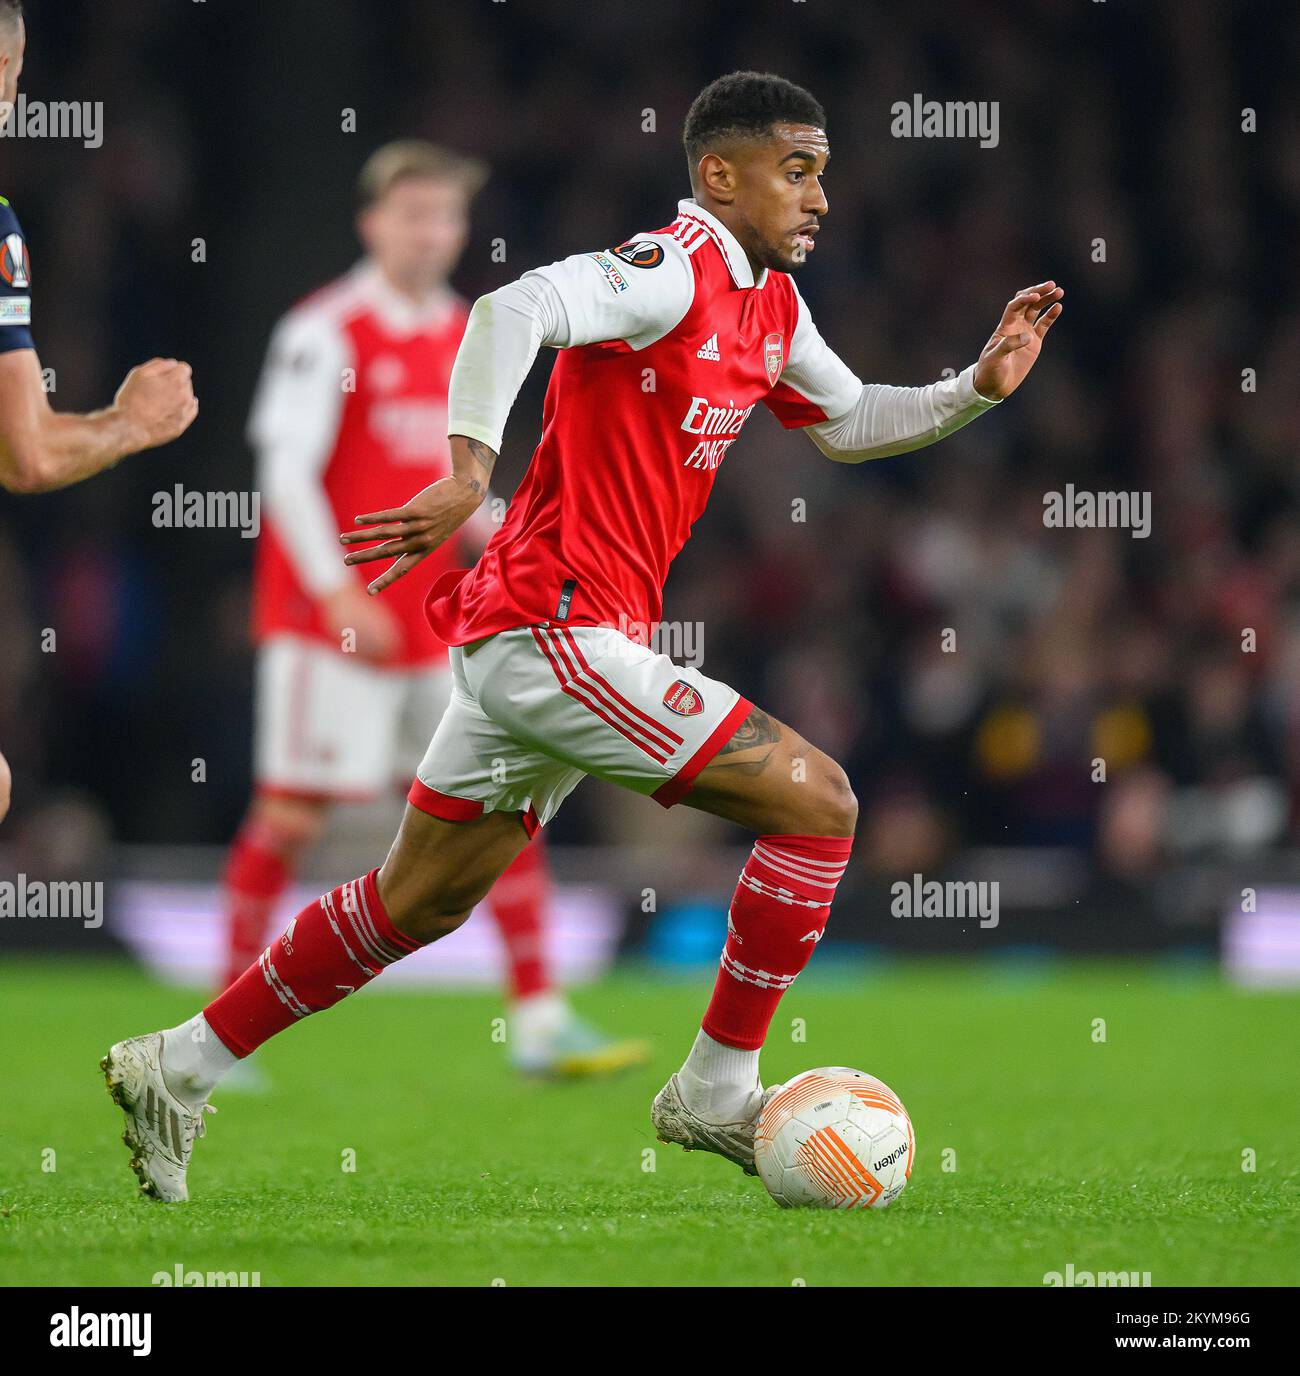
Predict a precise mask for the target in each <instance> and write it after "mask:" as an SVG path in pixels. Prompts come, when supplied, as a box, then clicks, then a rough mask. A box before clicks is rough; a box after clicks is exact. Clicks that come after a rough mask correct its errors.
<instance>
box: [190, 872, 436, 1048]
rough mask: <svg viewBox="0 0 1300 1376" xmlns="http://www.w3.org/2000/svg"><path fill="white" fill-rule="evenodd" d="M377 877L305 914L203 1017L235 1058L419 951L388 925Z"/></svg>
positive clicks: (353, 883) (352, 883)
mask: <svg viewBox="0 0 1300 1376" xmlns="http://www.w3.org/2000/svg"><path fill="white" fill-rule="evenodd" d="M377 873H378V870H371V871H370V873H369V874H367V875H366V876H365V877H364V878H362V879H352V880H349V881H348V883H346V884H340V885H339V887H338V888H337V889H333V890H331V891H330V892H329V893H327V894H326V895H325V896H324V898H319V899H317V900H316V901H315V902H314V903H311V904H309V905H308V906H307V907H305V908H304V909H303V910H302V912H300V913H299V914H298V916H297V917H295V918H294V919H293V920H292V921H291V922H290V923H289V925H288V927H287V928H286V929H285V932H284V935H283V936H282V937H281V938H280V939H279V940H278V941H275V942H272V944H271V945H270V946H269V947H268V948H267V949H266V950H265V951H263V952H262V955H261V958H260V959H259V960H258V962H257V964H256V965H250V966H249V967H248V969H247V970H245V971H244V973H243V974H242V975H240V977H239V978H238V979H237V980H236V981H235V982H234V984H232V985H231V986H230V988H229V989H227V990H226V991H225V992H224V993H222V994H218V995H217V997H216V998H215V999H213V1001H212V1002H211V1003H210V1004H208V1006H207V1007H206V1008H205V1009H204V1010H203V1016H204V1017H205V1018H206V1019H207V1020H208V1025H209V1026H210V1027H211V1028H212V1030H213V1031H214V1032H215V1033H216V1034H217V1036H218V1037H220V1038H221V1040H222V1041H223V1042H224V1043H225V1044H226V1046H228V1047H229V1048H230V1050H231V1051H233V1052H234V1053H235V1055H236V1056H247V1055H248V1054H249V1053H250V1052H253V1051H256V1050H257V1048H258V1047H259V1046H261V1044H262V1043H263V1042H264V1041H266V1040H267V1039H268V1038H269V1037H274V1036H275V1034H276V1033H277V1032H283V1031H284V1029H285V1028H286V1027H288V1026H289V1024H290V1023H294V1022H297V1021H298V1019H299V1018H305V1017H307V1016H308V1015H309V1014H311V1013H319V1012H321V1011H322V1010H323V1009H326V1008H332V1007H333V1006H334V1005H335V1004H336V1003H337V1002H338V1001H339V1000H340V999H341V998H343V997H344V995H346V994H351V993H355V992H356V990H358V989H360V988H361V987H362V985H365V984H369V983H370V981H371V980H372V979H374V977H375V976H376V975H377V974H379V973H380V971H382V970H383V969H385V968H386V967H387V966H389V965H392V964H393V962H394V961H398V960H401V958H402V957H403V956H406V955H410V953H411V952H412V951H418V950H419V949H420V943H419V942H417V941H412V940H411V938H410V937H409V936H404V935H403V934H402V933H401V932H399V931H398V930H397V928H396V927H394V926H393V924H392V923H391V922H390V921H389V920H388V914H387V913H386V912H385V911H384V905H383V904H382V903H381V902H380V901H379V890H378V889H377V888H376V887H375V875H376V874H377Z"/></svg>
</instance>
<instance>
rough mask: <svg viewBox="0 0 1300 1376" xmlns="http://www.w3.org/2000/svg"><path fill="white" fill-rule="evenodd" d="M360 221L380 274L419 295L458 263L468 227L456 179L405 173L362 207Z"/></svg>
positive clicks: (435, 285)
mask: <svg viewBox="0 0 1300 1376" xmlns="http://www.w3.org/2000/svg"><path fill="white" fill-rule="evenodd" d="M358 227H359V229H360V233H361V241H362V243H364V244H365V246H366V251H367V252H368V253H369V254H370V256H371V257H372V258H373V259H374V260H375V262H377V263H378V264H379V267H380V269H381V270H382V271H383V272H384V274H385V275H386V276H387V277H388V278H389V279H390V280H391V281H393V282H395V283H396V284H397V285H398V286H400V287H401V288H402V289H403V290H405V291H409V292H412V293H414V294H416V295H422V294H424V293H426V292H429V291H431V290H433V289H434V288H435V287H438V286H440V285H441V284H442V283H443V281H444V280H445V279H446V278H447V276H448V274H449V273H450V272H451V270H452V269H453V268H454V267H455V266H456V261H457V259H458V258H459V257H460V255H461V252H462V251H463V249H464V247H465V239H466V237H467V235H468V233H469V205H468V202H467V199H466V196H465V192H464V190H463V188H462V187H461V186H460V185H459V184H458V183H456V182H447V181H436V180H434V179H432V178H429V177H408V178H405V179H404V180H402V181H399V182H397V183H396V184H395V185H393V186H391V187H390V188H389V189H388V190H387V191H386V192H385V193H384V195H383V196H382V197H381V198H380V199H379V200H378V201H376V202H375V204H374V205H372V206H369V207H368V208H367V209H366V210H364V211H362V213H361V219H360V222H359V226H358Z"/></svg>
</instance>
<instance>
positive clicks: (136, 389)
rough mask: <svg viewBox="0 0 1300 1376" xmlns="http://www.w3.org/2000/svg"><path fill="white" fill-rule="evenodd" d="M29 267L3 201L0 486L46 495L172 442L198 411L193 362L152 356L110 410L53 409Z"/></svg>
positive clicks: (0, 203) (14, 220)
mask: <svg viewBox="0 0 1300 1376" xmlns="http://www.w3.org/2000/svg"><path fill="white" fill-rule="evenodd" d="M31 319H32V298H31V266H30V262H29V259H28V254H27V245H26V243H25V241H24V239H23V232H22V229H21V228H20V227H19V224H18V220H17V218H16V217H15V216H14V213H13V210H12V209H11V208H10V206H9V203H8V201H6V200H4V198H3V197H0V487H3V488H4V489H5V490H6V491H8V492H49V491H52V490H53V489H55V488H59V487H67V486H68V485H69V484H70V483H77V482H80V481H81V480H82V479H83V478H89V477H92V476H93V475H94V474H96V473H101V472H103V470H104V469H106V468H111V467H112V466H113V465H114V464H115V463H118V462H119V461H120V460H122V459H124V458H126V456H127V455H128V454H134V453H137V452H138V451H139V450H141V449H152V448H153V447H154V446H155V445H159V444H166V443H167V442H168V441H169V440H174V439H175V438H176V437H177V435H179V434H180V433H181V432H182V431H183V430H184V429H185V428H186V426H188V425H189V423H190V422H191V421H192V420H193V419H194V417H195V416H196V415H197V414H198V409H199V404H198V402H197V401H196V400H195V399H194V388H193V385H192V383H191V380H190V365H189V364H188V363H180V362H178V361H177V360H176V359H174V358H152V359H150V360H149V362H148V363H142V364H141V365H140V366H139V367H138V368H132V369H131V371H130V372H129V373H128V374H127V376H126V381H125V382H123V383H122V385H121V387H119V388H118V391H117V396H116V397H115V398H114V400H113V404H112V405H111V406H108V407H105V408H104V409H103V410H102V411H92V412H91V413H90V414H89V415H72V414H69V413H67V412H59V411H55V410H53V409H52V408H51V406H50V402H49V398H48V397H47V396H46V393H45V383H44V379H43V378H42V377H41V365H40V363H39V362H38V361H37V358H36V349H35V346H34V345H33V343H32V333H31Z"/></svg>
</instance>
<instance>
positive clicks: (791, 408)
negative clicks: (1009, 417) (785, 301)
mask: <svg viewBox="0 0 1300 1376" xmlns="http://www.w3.org/2000/svg"><path fill="white" fill-rule="evenodd" d="M1063 295H1064V291H1063V290H1062V289H1061V288H1060V287H1058V286H1057V285H1056V283H1055V282H1041V283H1039V284H1038V285H1037V286H1035V287H1026V288H1025V289H1024V290H1023V291H1020V292H1017V293H1016V295H1015V296H1014V297H1013V298H1012V299H1011V300H1010V301H1009V302H1008V303H1007V306H1006V309H1005V310H1004V311H1003V312H1002V318H1001V320H1000V321H999V322H998V326H997V329H996V330H995V331H994V332H993V334H992V336H991V337H990V338H989V341H988V343H987V344H986V345H985V346H984V348H983V350H982V351H981V353H980V356H979V358H978V360H977V361H976V362H975V363H972V364H971V365H970V366H969V367H967V368H964V369H963V370H962V371H961V372H960V373H959V374H958V375H957V376H956V377H954V378H947V379H944V380H942V381H939V382H932V383H930V384H929V385H928V386H925V387H893V386H888V385H885V384H882V383H869V384H864V383H862V382H860V381H859V380H858V378H857V377H856V376H855V375H854V374H853V372H852V371H851V370H850V369H849V368H848V367H847V366H846V365H845V364H844V363H843V361H842V360H841V359H840V358H838V357H837V356H836V355H835V353H834V352H833V351H832V350H831V349H830V348H829V347H828V346H827V344H826V342H825V341H824V340H823V339H822V337H821V335H820V334H819V333H818V331H817V327H816V326H815V325H814V324H813V322H812V318H811V316H810V315H809V313H808V308H807V306H806V305H805V304H804V302H803V299H802V298H800V299H799V319H798V324H797V326H796V328H795V334H794V338H793V340H792V341H791V349H790V361H789V364H788V365H787V367H786V369H785V371H784V373H783V374H782V376H781V379H780V381H779V382H778V383H777V385H776V386H775V387H774V388H773V390H772V392H771V393H770V394H769V396H768V398H767V405H768V407H769V408H770V409H771V410H772V411H773V412H774V413H775V414H776V416H777V418H778V419H779V420H780V421H781V423H782V424H783V425H785V426H787V427H788V428H794V427H798V428H802V429H804V430H805V432H806V433H807V435H808V437H809V438H810V439H811V440H812V441H813V443H814V444H816V446H817V447H818V448H819V449H820V450H821V451H822V453H824V454H825V455H826V456H827V457H828V458H832V459H835V460H837V461H839V462H841V463H861V462H862V461H863V460H864V459H878V458H884V457H886V456H888V455H890V454H905V453H908V452H909V451H911V450H914V449H921V448H923V447H924V446H926V445H929V444H933V443H934V442H935V441H936V440H941V439H943V438H944V437H945V436H946V435H951V434H952V433H953V431H955V430H959V429H960V428H961V427H962V426H963V425H967V424H969V423H970V422H971V421H972V420H974V419H975V417H976V416H979V415H982V414H983V413H984V412H985V411H987V410H988V409H989V408H990V407H992V406H996V405H997V403H998V402H1000V401H1002V400H1004V399H1005V398H1006V397H1008V396H1010V395H1011V393H1012V392H1014V391H1015V390H1016V388H1017V387H1019V386H1020V384H1021V383H1022V382H1023V381H1024V379H1025V377H1026V375H1027V374H1028V372H1029V370H1030V368H1032V367H1033V366H1034V362H1035V360H1036V359H1037V358H1038V354H1039V352H1040V350H1041V348H1042V341H1043V338H1044V336H1045V335H1046V334H1047V331H1048V330H1049V329H1051V327H1052V325H1053V323H1054V322H1055V321H1056V320H1057V319H1058V318H1059V316H1060V314H1061V309H1062V307H1061V298H1062V296H1063Z"/></svg>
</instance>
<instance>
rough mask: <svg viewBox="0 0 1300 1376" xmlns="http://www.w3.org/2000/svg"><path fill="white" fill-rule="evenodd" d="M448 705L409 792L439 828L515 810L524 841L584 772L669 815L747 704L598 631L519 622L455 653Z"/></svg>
mask: <svg viewBox="0 0 1300 1376" xmlns="http://www.w3.org/2000/svg"><path fill="white" fill-rule="evenodd" d="M450 656H451V672H452V692H451V702H450V703H449V704H448V706H447V710H446V712H445V713H444V714H443V717H442V721H441V722H440V723H439V724H438V729H437V730H436V731H435V732H434V735H433V740H432V741H431V742H430V743H429V749H428V751H427V752H426V754H425V756H424V760H423V762H422V763H421V765H420V767H419V770H418V771H417V774H416V779H415V782H414V783H413V784H412V785H411V791H410V793H409V794H408V795H407V797H408V799H409V801H410V802H411V804H412V805H413V806H415V807H417V808H419V809H420V810H421V811H422V812H427V813H429V814H430V815H431V816H434V817H441V818H443V819H445V820H447V821H469V820H471V819H472V818H475V817H479V816H482V815H483V813H485V812H507V811H508V812H518V813H521V814H522V818H523V824H524V827H525V828H526V829H527V831H528V833H529V835H532V834H533V832H535V831H536V830H537V828H538V827H539V826H544V825H545V824H546V823H547V822H549V821H550V820H551V818H552V817H554V816H555V814H556V813H557V812H558V811H559V808H560V804H561V803H562V802H563V801H564V800H565V798H567V797H568V796H569V794H570V793H572V792H573V789H574V788H575V787H576V785H577V783H578V781H579V780H580V779H581V778H582V777H583V775H584V774H594V775H595V776H596V777H597V778H599V779H608V780H609V781H610V782H611V783H616V784H621V785H623V787H625V788H630V789H634V790H635V791H636V792H638V793H647V794H649V795H650V796H651V797H653V798H654V799H655V800H656V801H657V802H659V803H661V804H662V805H663V806H664V807H672V806H673V804H674V803H677V802H680V801H681V799H682V798H683V797H684V796H685V795H686V794H687V793H688V792H689V791H690V788H691V785H692V784H693V783H694V782H695V778H696V776H697V775H698V774H699V772H700V770H702V769H703V768H704V766H705V765H706V764H708V763H709V761H710V760H711V759H712V758H713V757H714V756H715V755H716V754H717V753H718V751H719V750H721V749H722V747H723V746H724V745H725V744H726V743H727V741H729V740H730V739H731V737H732V736H733V735H734V734H735V731H736V728H737V727H738V726H739V725H740V724H741V722H743V721H744V719H745V717H746V716H747V715H748V714H749V712H750V710H751V708H752V704H751V703H750V702H749V701H748V700H747V699H745V698H743V697H741V696H740V694H738V693H737V692H736V690H735V689H734V688H729V687H728V686H727V685H726V684H725V683H719V682H718V681H717V680H716V679H711V678H706V677H705V676H704V675H703V674H702V673H700V672H699V670H698V669H693V668H683V667H682V666H681V665H679V664H675V663H674V662H673V661H672V660H671V659H670V658H669V657H668V656H667V655H664V654H659V653H657V652H656V651H654V650H652V649H650V648H648V647H647V646H644V645H638V644H637V643H636V642H635V641H632V640H629V639H628V637H627V636H625V635H624V634H623V633H622V632H621V631H618V630H615V629H614V628H613V627H607V626H572V627H570V626H564V625H558V624H554V623H552V624H548V625H542V626H521V627H519V628H517V629H515V630H510V631H502V632H500V633H499V634H497V635H494V636H490V637H488V638H487V639H486V640H481V641H477V642H475V643H474V644H472V645H467V646H465V647H463V648H460V649H452V650H451V652H450Z"/></svg>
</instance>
